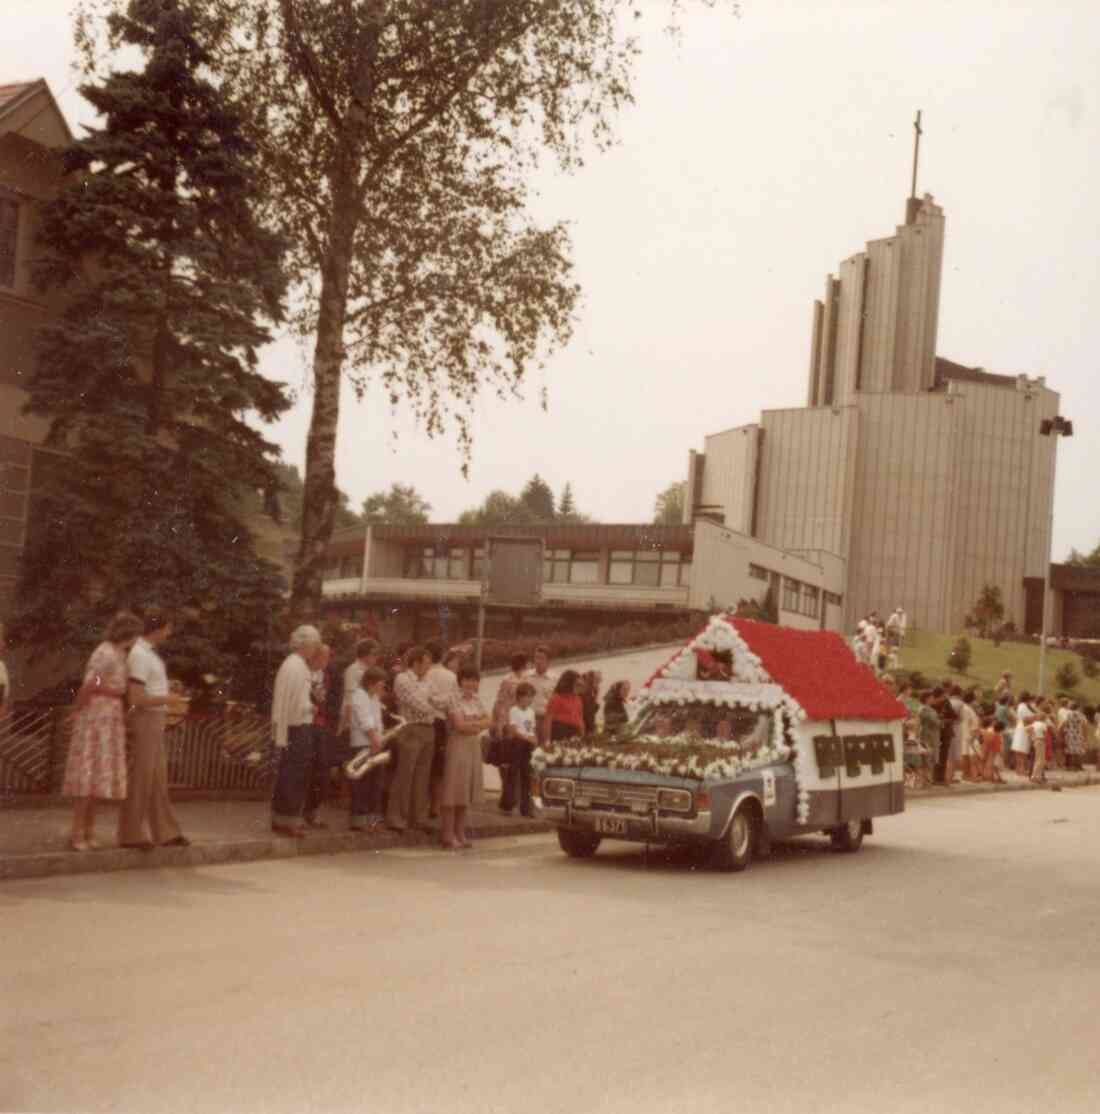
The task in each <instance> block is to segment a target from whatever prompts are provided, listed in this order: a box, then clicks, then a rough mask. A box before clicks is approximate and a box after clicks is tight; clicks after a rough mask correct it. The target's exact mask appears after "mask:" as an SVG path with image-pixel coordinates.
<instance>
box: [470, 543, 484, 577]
mask: <svg viewBox="0 0 1100 1114" xmlns="http://www.w3.org/2000/svg"><path fill="white" fill-rule="evenodd" d="M484 572H485V547H484V546H482V545H479V546H478V547H477V548H476V549H475V550H474V556H473V561H472V562H471V564H470V579H471V580H481V578H482V576H483V575H484Z"/></svg>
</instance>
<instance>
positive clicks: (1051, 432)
mask: <svg viewBox="0 0 1100 1114" xmlns="http://www.w3.org/2000/svg"><path fill="white" fill-rule="evenodd" d="M1039 433H1040V434H1041V435H1042V436H1043V437H1054V438H1055V442H1054V451H1053V453H1052V454H1051V461H1050V517H1049V519H1048V521H1047V552H1046V558H1045V559H1044V561H1043V623H1042V633H1041V634H1040V635H1039V695H1040V696H1045V695H1046V681H1047V630H1048V629H1049V626H1050V557H1051V549H1052V548H1053V545H1054V471H1055V468H1056V467H1057V465H1058V441H1057V438H1058V437H1072V436H1073V422H1071V421H1069V419H1068V418H1063V417H1061V416H1058V417H1055V418H1044V419H1043V420H1042V421H1041V422H1040V423H1039Z"/></svg>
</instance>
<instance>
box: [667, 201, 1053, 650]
mask: <svg viewBox="0 0 1100 1114" xmlns="http://www.w3.org/2000/svg"><path fill="white" fill-rule="evenodd" d="M943 244H944V213H943V210H942V209H941V208H940V207H939V206H938V205H936V204H935V202H934V201H933V199H932V197H930V196H929V195H927V194H926V195H925V196H924V197H923V199H918V198H916V197H911V198H910V199H909V200H908V202H907V205H906V214H905V223H904V224H902V225H900V226H899V227H897V228H896V229H895V231H894V233H893V234H892V235H890V236H886V237H884V238H882V239H878V240H872V241H871V242H870V243H868V244H867V245H866V247H865V249H864V250H863V251H860V252H858V253H856V254H855V255H853V256H851V257H850V258H848V259H846V260H844V261H843V262H842V263H841V264H840V267H839V269H838V272H837V274H835V275H829V276H828V277H827V278H826V280H825V289H824V297H823V298H822V299H821V300H820V301H818V302H815V303H814V307H813V318H812V329H811V338H812V339H811V345H810V360H809V371H808V375H807V390H806V400H807V404H806V405H805V406H803V407H798V408H793V409H779V410H765V411H764V412H763V413H762V414H761V416H760V420H759V422H756V423H753V424H751V425H745V426H740V427H738V428H735V429H729V430H725V431H723V432H720V433H715V434H712V435H711V436H709V437H707V438H706V439H705V443H704V447H703V451H702V452H694V451H693V452H692V453H691V454H690V458H689V465H688V483H687V495H688V497H687V499H686V500H685V518H686V519H688V520H690V521H695V520H698V519H709V520H711V521H714V522H717V523H721V524H722V525H723V526H724V527H725V528H726V529H727V530H732V531H735V532H738V533H741V534H745V535H747V536H749V537H752V538H754V539H758V540H759V541H761V542H764V543H765V544H767V545H770V546H774V547H776V548H778V549H782V550H784V551H787V552H791V553H795V554H799V555H803V556H806V557H807V558H809V559H811V560H813V561H815V562H816V563H818V564H821V563H822V561H823V560H824V559H825V555H828V556H829V557H830V558H831V559H832V560H833V561H835V562H837V563H838V564H841V565H842V567H843V569H844V574H843V581H844V589H843V620H842V622H843V627H844V629H847V630H851V629H852V628H853V627H854V625H855V623H856V621H857V620H858V619H859V618H860V617H862V616H863V615H865V614H867V612H869V611H871V610H872V609H875V610H877V611H878V612H879V614H881V615H888V614H889V613H890V612H891V611H893V609H894V608H895V607H897V606H899V605H900V606H902V607H904V608H905V609H906V611H907V612H908V614H909V616H910V620H911V622H913V623H915V624H916V625H917V626H919V627H924V628H928V629H933V630H940V631H955V630H959V629H960V628H961V627H962V626H963V621H964V616H965V615H966V614H967V612H968V611H970V609H971V608H972V606H973V604H974V602H975V600H976V599H977V597H978V594H979V592H980V591H981V589H982V587H983V586H984V585H986V584H995V585H997V586H998V587H999V588H1000V589H1001V593H1002V596H1003V598H1004V602H1005V614H1006V618H1010V619H1012V620H1013V621H1014V622H1015V623H1016V625H1017V626H1018V627H1021V628H1024V627H1025V626H1026V628H1027V629H1029V630H1032V629H1034V630H1038V629H1039V625H1040V623H1041V603H1040V604H1039V607H1038V608H1036V606H1035V603H1036V599H1035V588H1036V585H1039V586H1040V595H1039V599H1041V584H1042V578H1043V569H1044V564H1045V563H1046V562H1047V561H1048V560H1049V554H1050V522H1051V507H1052V501H1053V496H1054V454H1055V446H1056V443H1057V437H1056V436H1049V435H1044V431H1045V432H1046V433H1047V434H1049V431H1050V428H1051V427H1050V424H1047V425H1045V426H1044V425H1043V423H1044V422H1046V423H1050V422H1052V421H1053V419H1055V418H1056V416H1057V415H1058V403H1059V398H1058V395H1057V393H1056V392H1055V391H1053V390H1051V389H1050V387H1048V386H1047V384H1046V382H1045V379H1044V378H1043V376H1035V377H1031V376H1028V375H1025V374H1000V373H995V372H991V371H988V370H986V369H984V368H981V367H968V366H964V365H962V364H958V363H955V362H953V361H951V360H947V359H944V358H942V357H940V356H938V355H937V354H936V334H937V325H938V320H939V307H940V280H941V274H942V267H943ZM1029 589H1030V596H1031V598H1030V599H1029ZM1054 599H1055V604H1054V608H1053V609H1052V622H1051V625H1050V629H1051V630H1053V631H1058V630H1060V629H1061V615H1060V614H1059V611H1060V596H1058V595H1056V596H1055V597H1054Z"/></svg>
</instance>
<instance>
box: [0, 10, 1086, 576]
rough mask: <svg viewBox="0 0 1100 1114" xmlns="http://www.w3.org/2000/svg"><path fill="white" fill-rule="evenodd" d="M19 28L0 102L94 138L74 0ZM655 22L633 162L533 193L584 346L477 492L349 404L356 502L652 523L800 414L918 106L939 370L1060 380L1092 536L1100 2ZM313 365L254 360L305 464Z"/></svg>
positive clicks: (1060, 533)
mask: <svg viewBox="0 0 1100 1114" xmlns="http://www.w3.org/2000/svg"><path fill="white" fill-rule="evenodd" d="M639 2H640V4H641V6H642V7H648V5H649V4H650V3H651V2H652V3H654V4H656V2H657V0H639ZM3 7H4V17H5V18H4V35H3V41H2V42H0V82H2V81H9V80H22V79H29V78H34V77H39V76H41V77H45V78H46V79H47V80H48V81H49V83H50V85H51V88H52V89H53V90H54V93H55V95H59V100H60V103H61V105H62V109H63V111H64V112H65V114H66V115H67V117H68V118H69V121H70V123H71V124H76V123H79V122H81V121H90V119H91V117H90V115H89V112H88V110H87V107H86V105H85V104H84V102H83V101H82V100H81V98H80V97H79V95H78V94H77V93H76V92H75V91H74V90H73V88H72V85H71V82H72V75H71V73H70V63H71V61H72V56H73V51H72V46H71V33H70V26H69V15H68V12H69V7H70V3H69V0H4V3H3ZM652 14H654V15H656V14H658V13H656V12H654V13H652ZM647 22H648V24H649V25H650V26H651V27H652V33H647V34H646V37H645V41H644V47H645V54H644V57H643V59H642V60H641V63H640V65H639V68H638V71H637V84H636V96H637V104H636V105H635V106H634V107H633V108H632V109H630V110H628V111H627V112H626V113H625V114H624V115H623V116H622V118H621V121H620V129H619V134H620V139H621V143H620V145H619V147H618V148H617V149H616V150H614V151H613V152H611V153H610V154H608V155H604V156H602V157H599V158H596V159H592V160H589V162H588V164H587V165H586V166H585V168H584V169H583V170H582V171H581V172H580V173H578V174H576V175H574V176H572V177H569V178H563V177H561V176H559V175H556V174H553V173H550V172H547V173H546V174H545V175H544V177H543V178H542V179H540V182H539V186H540V196H539V198H538V201H537V205H538V212H539V214H540V217H542V218H543V219H545V220H547V221H549V220H556V219H561V218H564V219H567V220H569V221H570V222H571V224H572V232H573V238H574V245H575V257H576V262H577V277H578V280H579V281H580V283H581V285H582V286H583V289H584V303H583V307H582V310H581V314H580V319H579V321H578V323H577V329H576V335H575V338H574V340H573V343H572V344H571V345H570V347H569V348H568V349H567V350H564V351H561V352H559V353H558V354H557V355H556V356H554V357H553V359H552V360H551V362H550V364H549V366H548V368H547V369H546V372H545V373H544V375H543V376H542V377H541V378H539V379H537V380H535V381H533V382H532V383H531V384H530V385H529V389H528V392H527V393H528V398H527V400H526V401H523V402H508V403H502V402H498V401H496V400H495V399H488V400H486V401H484V402H483V403H482V404H481V405H480V406H479V408H478V411H477V418H476V441H475V447H474V458H473V461H472V463H471V467H470V478H469V480H464V479H463V478H462V475H461V471H460V461H459V457H458V455H457V451H456V448H455V445H454V442H453V440H450V439H445V440H436V441H431V440H429V439H428V438H426V437H425V436H423V435H422V434H421V433H419V432H418V431H417V429H416V427H415V426H414V425H413V424H412V423H411V422H410V421H409V420H408V419H407V418H406V417H405V416H403V415H401V414H398V415H396V416H395V415H393V414H391V413H390V412H389V410H388V408H387V406H386V404H385V403H384V401H383V399H382V397H381V394H380V393H377V394H370V395H368V397H367V398H366V399H365V400H364V401H362V402H357V401H356V400H355V398H354V396H353V395H352V393H351V391H350V390H349V391H346V392H345V397H344V406H343V412H342V418H341V429H340V444H339V452H338V461H337V472H338V482H339V483H340V485H341V487H343V488H344V489H345V490H346V491H348V492H349V493H350V494H351V496H352V498H353V500H354V501H355V503H356V505H358V503H359V501H361V500H362V498H363V497H364V496H366V495H367V494H369V493H370V492H372V491H375V490H378V489H381V488H384V487H387V486H388V485H389V484H390V483H391V482H393V481H399V482H403V483H412V484H415V485H416V487H417V488H418V489H419V490H420V492H421V493H422V494H423V495H424V496H425V497H426V498H427V499H428V500H429V502H430V503H431V504H432V507H433V512H432V518H433V520H434V521H453V519H454V518H455V517H456V516H457V515H458V514H459V512H460V511H462V510H463V509H464V508H466V507H469V506H472V505H474V504H476V503H478V502H480V501H481V499H483V498H484V496H485V495H486V494H487V493H488V492H489V491H490V490H492V489H493V488H505V489H508V490H516V489H517V488H518V487H519V486H520V485H521V484H522V483H523V481H525V480H526V479H527V478H528V477H529V476H530V475H531V474H532V473H533V472H539V473H540V474H541V475H542V476H543V477H544V478H545V479H547V480H548V481H549V483H550V484H551V486H552V487H553V488H554V490H555V491H556V492H560V490H561V488H562V487H563V486H564V484H565V483H566V482H567V481H571V482H572V484H573V488H574V492H575V495H576V499H577V503H578V506H579V508H580V509H581V510H582V511H585V512H587V513H589V514H592V515H594V516H595V517H596V518H598V519H600V520H602V521H605V522H638V521H648V520H649V518H650V516H651V514H652V509H653V500H654V497H655V495H656V493H657V492H658V491H660V490H661V489H662V488H664V487H665V486H666V485H667V484H668V483H669V482H671V481H673V480H680V479H682V478H683V477H684V473H685V471H686V462H687V454H688V450H689V449H691V448H701V447H702V440H703V437H704V436H705V435H706V434H707V433H712V432H716V431H718V430H721V429H726V428H728V427H730V426H736V425H741V424H744V423H746V422H752V421H756V420H757V419H758V417H759V413H760V411H761V410H762V409H770V408H778V407H790V406H802V405H804V403H805V394H806V374H807V364H808V359H809V346H810V323H811V306H812V302H813V299H814V298H816V297H820V296H821V291H822V288H823V284H824V278H825V275H826V273H827V272H829V271H831V270H835V268H836V266H837V264H838V263H839V262H840V260H841V259H843V258H845V257H846V256H848V255H851V254H852V253H854V252H856V251H859V250H861V249H862V247H863V245H864V243H865V242H866V241H867V240H868V239H873V238H878V237H880V236H884V235H889V234H890V233H891V232H892V230H893V227H894V226H895V225H896V224H897V223H899V222H900V221H901V220H902V219H903V215H904V200H905V197H906V195H907V194H908V190H909V174H910V158H911V148H912V120H913V115H914V112H915V111H916V109H918V108H920V109H922V110H923V113H924V130H925V137H924V140H923V142H922V148H921V166H920V179H919V185H918V192H924V191H927V192H930V193H932V194H933V195H934V196H935V198H936V200H937V201H938V202H939V203H940V204H942V205H943V206H944V209H945V211H946V216H947V241H946V247H945V257H944V282H943V291H942V303H941V311H940V334H939V344H938V351H939V354H940V355H942V356H946V357H948V358H950V359H953V360H957V361H959V362H961V363H964V364H969V365H978V366H981V367H984V368H986V369H987V370H990V371H997V372H1004V373H1008V374H1016V373H1019V372H1026V373H1027V374H1029V375H1036V374H1041V375H1046V377H1047V382H1048V384H1049V385H1050V386H1052V387H1053V388H1054V389H1055V390H1057V391H1059V392H1060V393H1061V396H1062V413H1063V414H1065V415H1067V416H1068V417H1071V418H1072V419H1073V420H1074V423H1075V427H1076V436H1075V437H1074V438H1072V439H1071V440H1068V441H1065V442H1063V443H1062V444H1061V445H1060V447H1059V460H1058V481H1057V499H1056V514H1055V545H1054V556H1055V559H1056V560H1057V559H1060V558H1062V557H1064V556H1065V555H1066V553H1068V551H1069V548H1070V547H1071V546H1076V547H1077V548H1079V549H1086V548H1091V547H1092V546H1093V545H1095V544H1096V543H1097V542H1098V541H1100V501H1098V500H1097V498H1096V494H1095V485H1096V480H1097V477H1098V476H1100V438H1097V436H1096V434H1095V430H1096V429H1097V428H1098V423H1100V419H1094V418H1093V416H1092V414H1091V409H1092V407H1093V405H1095V404H1096V402H1097V400H1098V397H1100V390H1098V388H1097V379H1098V377H1097V365H1098V362H1100V278H1098V271H1100V266H1098V262H1097V259H1098V248H1100V227H1098V225H1100V206H1098V205H1097V201H1096V199H1097V198H1098V197H1100V158H1098V157H1097V154H1096V152H1097V150H1098V149H1100V134H1098V120H1100V98H1098V92H1100V5H1097V4H1096V2H1095V0H1080V2H1078V3H1071V2H1068V0H1058V2H1057V3H1056V4H1048V3H1040V2H1038V0H1037V2H1035V3H1032V4H1021V3H1012V2H1006V0H953V2H951V3H936V2H930V0H922V2H919V3H916V2H910V0H895V2H890V3H872V2H866V3H856V2H849V0H834V2H822V0H808V2H784V0H746V2H745V3H743V4H742V10H741V17H740V18H739V19H735V18H733V17H732V16H731V15H730V13H729V11H728V9H726V10H719V11H707V10H705V9H703V8H701V7H698V6H694V5H693V4H692V3H691V2H690V0H688V2H687V3H685V12H684V15H683V21H682V22H683V33H682V35H681V37H680V38H679V40H678V41H673V40H671V39H669V37H668V36H667V35H665V34H663V33H662V32H661V31H660V29H659V28H660V25H661V20H660V19H659V18H654V19H650V20H648V21H647ZM309 357H310V353H309V351H308V350H302V349H300V348H299V347H298V346H297V345H296V344H295V343H294V342H291V341H284V342H281V343H279V344H277V345H275V346H272V348H270V349H269V350H268V352H267V355H266V358H265V368H266V370H267V371H268V373H269V374H270V375H272V376H277V377H280V378H283V379H285V380H286V381H287V382H288V383H289V384H291V386H292V387H293V388H294V390H295V391H296V393H297V396H298V402H297V405H296V406H295V409H294V410H293V412H292V413H291V414H290V415H289V416H288V417H286V418H285V420H283V421H282V422H281V423H280V425H279V427H278V428H277V431H276V439H277V440H278V441H279V442H280V444H281V445H282V446H283V449H284V452H285V454H286V458H287V459H288V460H290V461H291V462H293V463H297V464H299V465H300V464H301V463H302V461H303V458H304V445H305V433H306V429H307V425H308V419H309V404H310V397H309V386H308V380H309V376H308V369H309V362H310V360H309ZM542 387H545V388H546V391H547V393H548V400H549V406H548V410H546V411H545V412H544V411H543V410H542V409H541V408H540V407H539V405H538V396H539V389H540V388H542Z"/></svg>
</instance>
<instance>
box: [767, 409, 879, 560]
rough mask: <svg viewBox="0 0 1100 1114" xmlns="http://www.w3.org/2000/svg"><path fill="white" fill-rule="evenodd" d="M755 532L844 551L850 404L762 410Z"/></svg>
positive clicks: (854, 421) (780, 541)
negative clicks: (832, 406)
mask: <svg viewBox="0 0 1100 1114" xmlns="http://www.w3.org/2000/svg"><path fill="white" fill-rule="evenodd" d="M761 429H762V430H763V437H762V443H761V448H760V471H759V476H760V479H759V486H760V490H759V493H758V494H757V518H756V537H758V538H759V539H760V540H761V541H763V542H766V543H767V544H768V545H773V546H777V547H778V548H780V549H793V550H803V549H823V550H826V551H828V552H830V553H835V554H837V555H838V556H840V557H844V556H845V554H846V553H847V549H848V521H849V515H848V508H850V506H851V504H852V482H853V478H854V466H855V459H856V457H855V453H856V449H857V446H858V435H859V416H858V414H857V412H856V411H855V410H854V409H852V408H851V407H842V408H839V409H836V410H834V409H831V408H826V407H818V408H815V409H804V410H765V411H764V413H763V415H762V417H761Z"/></svg>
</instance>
